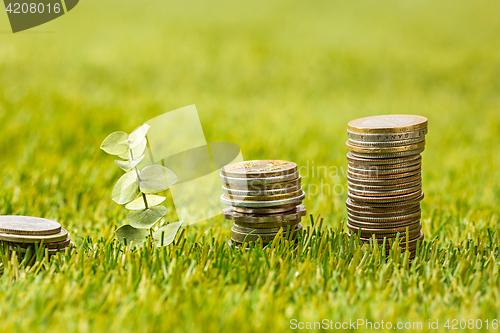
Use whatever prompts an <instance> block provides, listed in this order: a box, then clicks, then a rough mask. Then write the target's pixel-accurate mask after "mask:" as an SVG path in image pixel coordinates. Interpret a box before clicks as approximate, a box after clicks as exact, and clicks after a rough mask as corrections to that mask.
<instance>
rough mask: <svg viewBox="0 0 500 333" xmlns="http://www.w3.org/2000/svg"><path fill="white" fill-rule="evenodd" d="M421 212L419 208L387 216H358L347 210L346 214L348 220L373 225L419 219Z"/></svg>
mask: <svg viewBox="0 0 500 333" xmlns="http://www.w3.org/2000/svg"><path fill="white" fill-rule="evenodd" d="M421 214H422V212H421V210H420V209H419V210H417V211H416V212H413V213H410V214H405V215H393V216H389V217H368V216H358V215H354V214H351V213H349V212H347V215H348V216H349V218H350V220H352V221H354V222H364V223H371V224H374V225H377V224H381V225H390V224H391V223H398V222H399V221H407V220H410V221H411V220H414V219H417V218H418V219H420V216H421Z"/></svg>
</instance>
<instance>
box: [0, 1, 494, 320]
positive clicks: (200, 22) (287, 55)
mask: <svg viewBox="0 0 500 333" xmlns="http://www.w3.org/2000/svg"><path fill="white" fill-rule="evenodd" d="M499 12H500V2H498V1H493V0H478V1H465V0H459V1H414V0H404V1H401V0H398V1H392V0H388V1H374V0H356V1H336V0H328V1H303V0H302V1H281V0H278V1H272V2H271V1H261V0H256V1H203V2H201V1H182V2H180V1H114V0H106V1H97V0H85V1H81V2H80V4H79V5H78V6H77V7H75V9H73V10H72V11H71V12H69V13H68V14H66V15H64V16H63V17H61V18H59V19H57V20H55V21H53V22H50V23H47V24H45V25H42V26H40V27H37V28H34V29H31V30H28V31H26V32H22V33H17V34H12V33H11V32H10V26H9V23H8V20H7V15H6V14H5V13H4V14H0V128H1V132H0V133H1V135H0V151H1V152H2V155H3V157H2V158H1V159H0V170H1V171H2V182H1V186H0V213H1V214H25V215H34V216H41V217H47V218H52V219H56V220H58V221H61V223H63V225H65V226H67V227H68V229H69V231H70V232H71V234H72V236H73V238H75V239H76V240H77V242H80V243H81V239H82V238H85V237H91V238H92V239H93V240H97V239H98V238H99V237H105V238H106V237H110V234H109V232H110V231H109V230H112V229H113V228H114V227H115V225H116V226H120V225H122V224H123V223H124V221H125V216H126V215H125V214H126V210H125V209H123V208H121V207H119V206H117V205H116V204H114V203H113V202H112V201H111V198H110V194H111V189H112V186H113V184H114V182H115V181H116V180H117V179H118V177H119V175H120V174H121V170H119V169H118V168H117V167H115V166H114V165H113V162H112V158H110V157H109V156H107V155H106V154H105V153H104V152H102V151H101V150H100V149H99V145H100V143H101V142H102V140H103V139H104V138H105V137H106V135H107V134H109V133H111V132H113V131H117V130H123V131H127V132H130V131H131V130H133V129H134V128H135V127H136V126H138V125H139V124H142V123H143V122H144V121H147V120H149V119H151V118H153V117H155V116H157V115H159V114H162V113H164V112H166V111H169V110H173V109H177V108H179V107H182V106H185V105H190V104H196V105H197V108H198V112H199V114H200V118H201V121H202V125H203V127H204V131H205V135H206V137H207V141H227V142H234V143H236V144H239V145H240V147H241V148H242V152H243V154H244V157H245V158H246V159H285V160H292V161H295V162H296V163H298V164H299V165H301V166H302V165H306V166H310V170H312V166H313V165H314V166H326V167H328V168H335V167H337V168H343V170H345V168H346V167H347V163H346V159H345V154H346V152H347V151H346V149H345V141H346V139H347V135H346V128H347V123H348V121H349V120H352V119H355V118H359V117H364V116H370V115H377V114H391V113H409V114H418V115H423V116H426V117H428V119H429V134H428V136H427V146H426V151H425V152H424V153H423V168H424V170H423V178H424V185H423V187H424V191H425V194H426V198H425V200H424V201H423V203H422V207H423V224H424V232H425V234H426V236H427V239H434V238H436V237H438V238H439V243H440V244H442V245H443V246H445V245H446V244H447V243H448V242H450V241H452V242H460V241H463V240H465V239H467V238H472V239H475V238H477V237H479V236H481V235H483V236H484V235H485V234H486V228H488V227H489V228H491V229H494V230H497V223H498V212H499V200H500V171H499V167H500V148H499V147H500V146H499V145H500V20H499V19H498V13H499ZM172 139H174V138H172ZM322 181H323V183H324V184H328V185H329V186H327V187H331V186H333V185H335V184H340V185H341V186H343V188H345V185H346V184H345V183H346V179H345V177H344V176H343V174H342V173H341V174H340V176H339V177H331V175H328V176H327V177H325V175H323V176H321V177H318V176H312V175H311V176H309V177H305V179H304V183H305V185H306V190H307V189H310V190H311V191H312V190H313V189H314V187H310V186H311V185H312V184H317V185H322V183H321V182H322ZM325 188H326V187H325ZM337 189H338V187H337ZM345 197H346V194H345V193H342V194H341V195H335V194H332V193H330V194H329V193H322V194H319V195H315V196H311V195H310V196H309V197H308V199H307V200H306V202H305V204H306V206H307V208H308V211H309V212H310V213H311V214H313V215H317V214H321V216H323V217H325V223H326V224H327V225H329V226H332V227H336V226H338V225H339V224H340V223H342V221H343V220H345V208H344V200H345ZM220 221H222V218H220ZM222 226H223V227H222V229H221V231H220V232H222V233H223V235H224V237H227V238H229V224H228V223H226V222H224V223H223V224H222ZM211 227H212V226H211V225H206V224H205V225H200V226H197V228H199V229H200V230H208V229H210V228H211ZM219 228H220V227H219ZM105 231H106V232H105ZM200 232H201V231H200ZM9 304H10V303H9ZM1 308H2V307H1V306H0V314H3V313H5V311H6V310H5V309H6V308H7V306H4V310H2V309H1ZM313 308H314V306H313ZM48 327H50V325H49V326H48Z"/></svg>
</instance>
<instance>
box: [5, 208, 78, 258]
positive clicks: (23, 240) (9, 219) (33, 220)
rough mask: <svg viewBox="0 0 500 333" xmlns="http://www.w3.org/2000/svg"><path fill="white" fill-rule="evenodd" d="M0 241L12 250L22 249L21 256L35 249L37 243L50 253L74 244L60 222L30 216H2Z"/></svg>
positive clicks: (63, 249)
mask: <svg viewBox="0 0 500 333" xmlns="http://www.w3.org/2000/svg"><path fill="white" fill-rule="evenodd" d="M0 242H1V243H2V244H3V245H4V246H7V247H8V248H9V249H10V250H11V251H20V256H22V255H23V254H24V253H26V252H27V251H28V249H30V248H31V250H33V251H34V250H35V249H36V246H35V244H38V248H44V249H47V252H48V254H49V255H53V254H56V253H57V252H60V251H65V250H66V249H67V248H70V247H73V246H74V244H73V243H72V242H71V239H70V238H69V235H68V232H67V231H66V230H64V229H63V228H61V225H60V224H59V223H58V222H55V221H52V220H47V219H42V218H38V217H29V216H8V215H4V216H0ZM44 252H45V251H44Z"/></svg>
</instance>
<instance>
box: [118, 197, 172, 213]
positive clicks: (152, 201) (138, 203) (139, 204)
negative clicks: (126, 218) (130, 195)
mask: <svg viewBox="0 0 500 333" xmlns="http://www.w3.org/2000/svg"><path fill="white" fill-rule="evenodd" d="M165 199H166V198H165V197H160V196H159V195H154V194H147V195H146V201H147V202H148V207H154V206H158V205H159V204H161V203H162V202H163V201H165ZM125 208H127V209H128V210H141V209H145V208H146V205H144V198H143V197H142V195H139V196H138V197H137V198H136V199H135V200H134V201H131V202H129V203H128V204H127V205H126V206H125Z"/></svg>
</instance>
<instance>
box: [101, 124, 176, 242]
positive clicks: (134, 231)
mask: <svg viewBox="0 0 500 333" xmlns="http://www.w3.org/2000/svg"><path fill="white" fill-rule="evenodd" d="M148 130H149V125H147V124H144V125H142V126H140V127H139V128H137V129H136V130H134V131H133V132H132V133H130V134H127V133H125V132H114V133H111V134H110V135H109V136H108V137H107V138H106V139H104V142H103V143H102V144H101V149H102V150H104V151H105V152H106V153H108V154H110V155H116V156H118V157H119V158H121V159H120V160H115V164H116V165H117V166H119V167H120V168H122V169H123V170H124V171H125V174H124V175H123V176H121V177H120V179H118V181H117V182H116V184H115V187H114V188H113V192H112V199H113V201H114V202H116V203H117V204H119V205H125V208H127V209H128V210H130V211H131V212H130V213H129V214H128V215H127V221H128V224H127V225H124V226H122V227H120V228H118V229H117V230H116V232H115V234H116V237H117V238H118V240H119V241H120V242H121V243H123V244H125V245H131V244H132V243H133V244H136V245H142V244H143V243H144V241H145V240H146V239H147V237H148V236H152V237H153V239H154V241H155V243H156V245H157V246H167V245H170V244H171V243H172V242H173V240H174V238H175V235H176V234H177V232H178V231H179V228H180V227H181V226H182V221H179V222H175V223H170V224H167V225H166V226H163V227H161V228H155V226H156V225H157V224H158V222H159V221H160V220H161V219H162V218H163V217H164V216H165V215H166V214H167V208H166V207H165V206H162V205H161V204H162V203H163V201H165V199H166V198H165V197H163V196H159V195H156V194H158V193H160V192H163V191H166V190H167V189H168V188H169V187H170V186H171V185H173V184H174V183H175V182H176V181H177V180H178V178H177V176H176V175H175V174H174V173H173V172H172V171H171V170H170V169H168V168H166V167H164V166H162V165H149V166H147V167H145V168H144V169H142V170H141V171H139V169H138V167H137V166H138V165H139V164H140V163H141V162H142V160H143V159H144V156H145V151H146V146H147V143H148V142H147V138H146V134H147V132H148ZM155 229H156V230H155Z"/></svg>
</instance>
